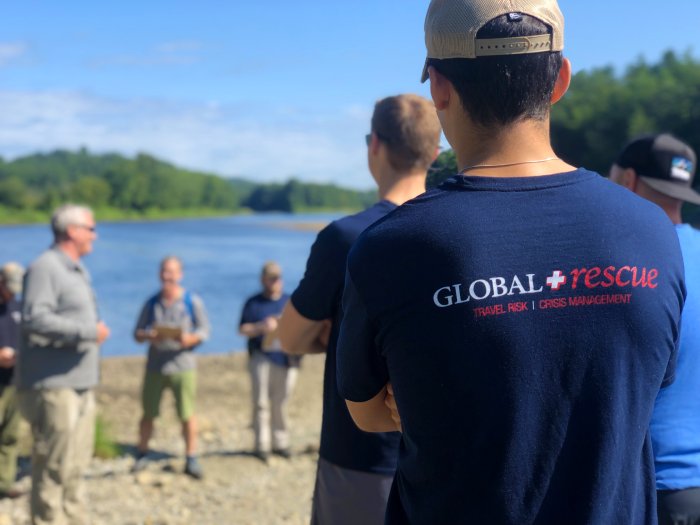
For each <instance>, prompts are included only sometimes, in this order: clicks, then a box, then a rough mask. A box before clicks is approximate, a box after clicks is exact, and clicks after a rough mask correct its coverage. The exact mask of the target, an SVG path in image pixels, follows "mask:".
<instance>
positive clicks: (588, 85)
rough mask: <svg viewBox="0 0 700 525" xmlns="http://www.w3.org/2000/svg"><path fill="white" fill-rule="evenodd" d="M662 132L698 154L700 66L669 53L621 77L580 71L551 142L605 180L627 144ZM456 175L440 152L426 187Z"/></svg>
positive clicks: (694, 210) (692, 213)
mask: <svg viewBox="0 0 700 525" xmlns="http://www.w3.org/2000/svg"><path fill="white" fill-rule="evenodd" d="M660 132H670V133H673V134H675V135H676V136H678V137H679V138H680V139H682V140H684V141H685V142H687V143H688V144H690V145H691V146H692V147H693V148H694V149H695V151H696V153H698V154H700V61H698V60H697V59H695V58H693V56H692V55H690V54H689V53H686V54H683V55H678V54H676V53H673V52H671V51H669V52H667V53H665V54H664V56H663V57H662V58H661V59H660V60H659V62H658V63H656V64H649V63H647V62H645V61H643V60H640V61H639V62H637V63H636V64H634V65H632V66H630V67H628V68H627V69H626V70H625V71H624V72H623V73H622V74H616V73H615V71H614V70H613V69H612V68H609V67H604V68H598V69H593V70H591V71H581V72H579V73H577V74H576V75H574V77H573V78H572V81H571V87H570V88H569V91H568V93H567V94H566V96H565V97H564V98H563V99H562V100H561V101H560V102H559V103H558V104H556V105H555V106H554V107H553V109H552V124H551V136H552V144H553V145H554V150H555V151H556V152H557V154H558V155H559V156H560V157H561V158H563V159H565V160H566V161H567V162H569V163H570V164H572V165H574V166H583V167H585V168H588V169H591V170H594V171H597V172H599V173H601V174H603V175H607V173H608V169H609V168H610V165H611V164H612V163H613V162H614V160H615V157H616V156H617V153H618V152H619V151H620V149H621V148H622V147H623V146H624V145H625V143H627V141H628V140H630V139H632V138H634V137H636V136H638V135H642V134H646V133H660ZM456 171H457V160H456V158H455V155H454V153H453V152H452V151H445V152H442V153H441V154H440V156H439V157H438V159H437V160H436V161H435V163H434V164H433V167H432V169H431V173H430V174H429V176H428V186H429V187H434V186H436V185H438V184H439V183H440V182H442V181H443V180H444V179H446V178H447V177H449V176H451V175H453V174H454V173H455V172H456ZM696 185H700V177H696ZM684 218H685V220H688V221H689V222H693V223H700V208H699V207H697V206H693V205H686V207H685V208H684Z"/></svg>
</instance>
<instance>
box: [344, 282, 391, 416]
mask: <svg viewBox="0 0 700 525" xmlns="http://www.w3.org/2000/svg"><path fill="white" fill-rule="evenodd" d="M343 312H344V313H343V321H342V323H341V325H340V335H339V338H338V349H337V362H336V373H337V379H338V391H339V393H340V396H341V397H343V398H344V399H348V400H350V401H355V402H358V403H361V402H364V401H368V400H370V399H372V398H373V397H374V396H376V395H377V394H378V393H379V391H380V390H381V389H382V388H383V387H384V385H386V384H387V383H388V382H389V372H388V370H387V366H386V361H385V360H384V358H383V357H382V356H381V354H380V351H379V348H378V347H377V345H376V342H375V339H376V330H375V328H374V326H373V324H372V322H371V320H370V318H369V315H368V312H367V308H366V307H365V304H364V302H363V301H362V297H361V296H360V293H359V291H358V290H357V288H356V286H355V283H354V282H353V279H352V276H351V275H350V271H349V270H348V272H347V275H346V277H345V291H344V292H343Z"/></svg>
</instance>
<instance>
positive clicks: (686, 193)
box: [615, 133, 700, 204]
mask: <svg viewBox="0 0 700 525" xmlns="http://www.w3.org/2000/svg"><path fill="white" fill-rule="evenodd" d="M615 164H617V165H618V166H620V167H621V168H632V169H633V170H634V171H635V172H636V173H637V176H638V177H640V178H641V179H642V180H643V181H644V182H645V183H646V184H648V185H649V186H650V187H651V188H653V189H655V190H656V191H658V192H659V193H663V194H664V195H668V196H669V197H673V198H674V199H679V200H682V201H686V202H692V203H693V204H700V193H698V192H696V191H695V190H694V189H693V178H694V176H695V168H696V167H697V157H696V155H695V152H694V151H693V148H691V147H690V146H688V145H687V144H686V143H684V142H681V141H680V140H678V139H677V138H676V137H674V136H673V135H671V134H669V133H661V134H659V135H645V136H643V137H639V138H636V139H634V140H633V141H632V142H630V143H629V144H627V146H625V147H624V149H623V150H622V152H621V153H620V155H619V156H618V157H617V160H616V161H615Z"/></svg>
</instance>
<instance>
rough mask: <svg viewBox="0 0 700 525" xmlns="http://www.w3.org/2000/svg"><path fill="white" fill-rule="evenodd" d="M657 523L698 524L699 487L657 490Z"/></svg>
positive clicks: (699, 515) (699, 520)
mask: <svg viewBox="0 0 700 525" xmlns="http://www.w3.org/2000/svg"><path fill="white" fill-rule="evenodd" d="M656 499H657V503H656V508H657V512H658V514H659V525H700V488H692V489H685V490H659V491H657V493H656Z"/></svg>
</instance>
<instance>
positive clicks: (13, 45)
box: [0, 42, 29, 67]
mask: <svg viewBox="0 0 700 525" xmlns="http://www.w3.org/2000/svg"><path fill="white" fill-rule="evenodd" d="M28 50H29V46H27V44H25V43H24V42H0V67H2V66H5V65H7V64H9V63H10V62H12V61H13V60H16V59H17V58H19V57H21V56H22V55H24V54H25V53H26V52H27V51H28Z"/></svg>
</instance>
